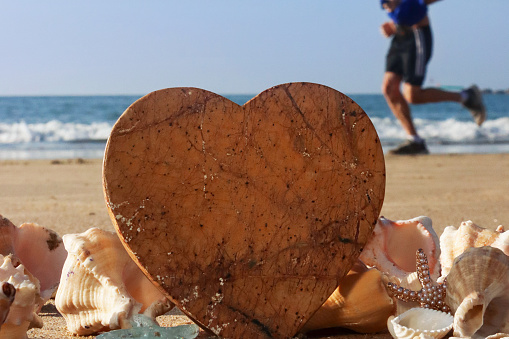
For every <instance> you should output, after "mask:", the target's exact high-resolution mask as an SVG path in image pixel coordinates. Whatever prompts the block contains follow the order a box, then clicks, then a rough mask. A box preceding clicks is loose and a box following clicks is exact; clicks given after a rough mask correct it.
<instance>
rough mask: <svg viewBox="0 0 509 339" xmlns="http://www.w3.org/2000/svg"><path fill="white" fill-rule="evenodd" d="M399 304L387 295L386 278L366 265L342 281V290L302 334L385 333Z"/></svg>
mask: <svg viewBox="0 0 509 339" xmlns="http://www.w3.org/2000/svg"><path fill="white" fill-rule="evenodd" d="M395 311H396V303H395V301H394V300H393V299H392V297H390V296H389V293H388V292H387V288H386V283H385V280H384V276H383V275H382V273H381V272H380V271H379V270H377V269H374V268H372V269H368V268H367V267H365V266H364V265H363V264H362V263H361V264H357V265H355V266H354V268H353V269H352V270H350V272H349V273H348V275H346V276H345V277H343V278H342V279H341V281H340V282H339V287H338V288H337V289H336V290H335V291H334V293H333V294H332V295H331V296H330V297H329V299H327V301H326V302H325V303H324V304H323V305H322V307H320V308H319V309H318V311H316V313H315V314H313V316H312V317H311V318H310V319H309V320H308V322H307V323H306V325H304V327H303V328H302V330H301V331H302V332H308V331H311V330H316V329H323V328H332V327H342V328H348V329H350V330H353V331H356V332H360V333H374V332H379V331H382V330H385V328H386V326H387V318H388V317H389V316H390V315H392V314H394V313H395Z"/></svg>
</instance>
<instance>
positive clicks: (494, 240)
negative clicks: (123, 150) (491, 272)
mask: <svg viewBox="0 0 509 339" xmlns="http://www.w3.org/2000/svg"><path fill="white" fill-rule="evenodd" d="M482 246H491V247H495V248H498V249H500V250H502V251H503V252H504V253H505V254H506V255H509V232H505V231H504V228H503V226H498V228H497V230H496V231H492V230H489V229H486V228H483V227H480V226H478V225H476V224H474V223H473V222H472V221H470V220H469V221H464V222H462V223H461V224H460V226H459V227H458V228H456V227H454V226H447V227H446V228H445V229H444V232H443V233H442V235H441V236H440V248H441V251H442V253H441V254H440V264H441V265H442V275H441V279H442V280H443V278H445V277H446V276H447V274H449V271H450V270H451V267H452V263H453V261H454V258H456V257H457V256H458V255H460V254H461V253H463V252H465V250H467V249H468V248H470V247H482Z"/></svg>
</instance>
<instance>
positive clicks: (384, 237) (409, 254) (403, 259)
mask: <svg viewBox="0 0 509 339" xmlns="http://www.w3.org/2000/svg"><path fill="white" fill-rule="evenodd" d="M418 249H422V250H423V251H424V253H425V254H426V256H427V258H428V265H429V272H430V275H431V278H432V279H433V280H436V279H437V278H438V276H439V274H440V262H439V260H438V259H439V256H440V246H439V239H438V236H437V234H436V233H435V230H434V229H433V227H432V223H431V219H430V218H428V217H425V216H421V217H417V218H414V219H410V220H398V221H391V220H389V219H386V218H384V217H380V218H379V219H378V222H377V223H376V226H375V229H374V231H373V235H372V237H371V239H370V240H369V241H368V243H367V244H366V246H365V247H364V249H363V250H362V253H361V255H360V257H359V259H360V260H361V261H362V262H364V263H365V264H366V265H368V266H373V267H376V268H378V269H379V270H380V271H382V272H383V273H385V274H387V275H389V276H392V277H395V278H397V279H399V283H400V284H402V285H405V283H404V281H406V280H408V279H416V277H417V275H416V274H411V273H412V272H415V253H416V251H417V250H418ZM407 285H409V286H411V285H412V281H408V283H407Z"/></svg>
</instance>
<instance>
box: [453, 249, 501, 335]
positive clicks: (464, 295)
mask: <svg viewBox="0 0 509 339" xmlns="http://www.w3.org/2000/svg"><path fill="white" fill-rule="evenodd" d="M446 303H447V304H448V305H449V306H450V308H451V310H452V311H453V312H454V335H455V336H460V337H472V338H486V337H488V336H489V335H493V334H496V333H502V332H505V333H508V332H509V257H508V256H507V255H505V254H504V253H503V252H502V251H501V250H499V249H498V248H494V247H491V246H484V247H472V248H469V249H467V250H466V251H465V252H463V253H462V254H461V255H459V256H458V257H457V258H456V259H455V260H454V263H453V265H452V268H451V271H450V272H449V274H448V276H447V295H446Z"/></svg>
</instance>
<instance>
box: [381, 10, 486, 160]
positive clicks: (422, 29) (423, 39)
mask: <svg viewBox="0 0 509 339" xmlns="http://www.w3.org/2000/svg"><path fill="white" fill-rule="evenodd" d="M436 1H438V0H381V4H382V8H383V9H384V10H385V11H387V14H388V15H389V17H390V18H391V21H389V22H385V23H383V24H382V26H381V31H382V34H383V35H384V36H385V37H391V36H392V37H393V38H392V41H391V45H390V47H389V51H388V53H387V57H386V64H385V74H384V79H383V83H382V92H383V94H384V96H385V100H386V101H387V104H388V105H389V108H390V109H391V111H392V113H393V114H394V116H395V117H396V118H397V119H398V121H399V122H400V123H401V126H402V127H403V129H404V130H405V132H406V134H407V137H408V140H407V141H406V142H404V143H403V144H401V145H400V146H398V147H397V148H395V149H393V150H391V151H390V153H391V154H427V153H429V152H428V149H427V147H426V143H425V141H424V139H422V138H421V137H420V136H419V134H418V133H417V130H416V129H415V126H414V123H413V120H412V114H411V112H410V106H409V103H410V104H424V103H431V102H442V101H454V102H458V103H461V104H462V105H463V106H464V107H465V108H467V109H468V110H469V111H470V113H471V114H472V116H473V118H474V120H475V122H476V123H477V125H479V126H480V125H481V124H482V123H483V122H484V120H485V119H486V110H485V108H484V104H483V100H482V95H481V92H480V91H479V88H477V86H475V85H474V86H472V87H470V88H468V89H465V90H463V91H461V92H449V91H444V90H441V89H437V88H422V84H423V82H424V77H425V75H426V66H427V64H428V61H429V60H430V58H431V53H432V47H433V37H432V32H431V27H430V21H429V18H428V8H427V6H428V4H431V3H433V2H436ZM401 83H403V91H401V90H400V87H401Z"/></svg>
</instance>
